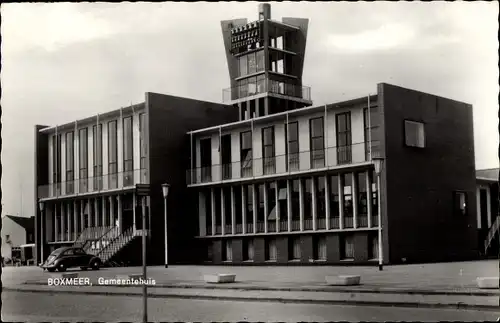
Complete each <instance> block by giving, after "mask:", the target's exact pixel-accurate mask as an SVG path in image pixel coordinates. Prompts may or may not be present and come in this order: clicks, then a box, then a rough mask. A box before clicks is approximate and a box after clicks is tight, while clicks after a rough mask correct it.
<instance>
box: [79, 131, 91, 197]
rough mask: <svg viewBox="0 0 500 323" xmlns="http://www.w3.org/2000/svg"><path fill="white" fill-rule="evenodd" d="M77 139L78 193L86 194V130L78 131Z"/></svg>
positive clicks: (87, 158)
mask: <svg viewBox="0 0 500 323" xmlns="http://www.w3.org/2000/svg"><path fill="white" fill-rule="evenodd" d="M78 139H79V145H78V148H79V161H78V163H79V165H80V172H79V179H80V180H79V181H80V190H79V191H80V192H82V193H83V192H87V188H88V187H87V181H88V180H87V179H88V177H89V174H88V163H89V156H88V147H89V145H88V129H87V128H83V129H80V130H79V133H78Z"/></svg>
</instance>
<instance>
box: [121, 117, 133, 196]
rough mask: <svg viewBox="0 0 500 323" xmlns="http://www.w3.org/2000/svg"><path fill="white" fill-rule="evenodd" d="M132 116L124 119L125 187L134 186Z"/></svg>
mask: <svg viewBox="0 0 500 323" xmlns="http://www.w3.org/2000/svg"><path fill="white" fill-rule="evenodd" d="M133 147H134V143H133V129H132V116H130V117H127V118H124V119H123V186H131V185H134V177H133V174H134V148H133Z"/></svg>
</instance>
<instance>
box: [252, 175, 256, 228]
mask: <svg viewBox="0 0 500 323" xmlns="http://www.w3.org/2000/svg"><path fill="white" fill-rule="evenodd" d="M251 187H252V207H253V233H257V196H256V195H255V184H252V186H251Z"/></svg>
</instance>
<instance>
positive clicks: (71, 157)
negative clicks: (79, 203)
mask: <svg viewBox="0 0 500 323" xmlns="http://www.w3.org/2000/svg"><path fill="white" fill-rule="evenodd" d="M74 179H75V143H74V132H73V131H71V132H67V133H66V183H67V185H66V193H67V194H73V193H74V182H73V181H74Z"/></svg>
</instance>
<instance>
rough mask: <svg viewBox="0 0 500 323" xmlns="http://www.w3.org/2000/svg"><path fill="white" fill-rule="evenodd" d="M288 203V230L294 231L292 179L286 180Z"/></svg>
mask: <svg viewBox="0 0 500 323" xmlns="http://www.w3.org/2000/svg"><path fill="white" fill-rule="evenodd" d="M286 205H287V206H286V208H287V210H288V212H287V213H288V214H287V215H288V232H292V187H291V182H290V180H287V181H286Z"/></svg>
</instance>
